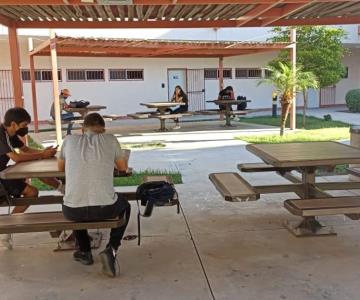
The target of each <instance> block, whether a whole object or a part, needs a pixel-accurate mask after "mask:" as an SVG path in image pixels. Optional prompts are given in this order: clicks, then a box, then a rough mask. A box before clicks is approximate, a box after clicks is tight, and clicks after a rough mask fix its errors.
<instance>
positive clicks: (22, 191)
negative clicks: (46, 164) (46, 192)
mask: <svg viewBox="0 0 360 300" xmlns="http://www.w3.org/2000/svg"><path fill="white" fill-rule="evenodd" d="M30 122H31V117H30V115H29V114H28V112H27V111H26V110H25V109H23V108H20V107H15V108H10V109H9V110H8V111H7V112H6V113H5V116H4V123H3V124H1V125H0V172H1V171H3V170H4V169H6V167H7V164H8V162H9V160H10V159H11V160H13V161H14V162H16V163H17V162H22V161H30V160H38V159H46V158H51V157H53V156H55V154H56V148H53V147H49V148H46V149H45V150H37V149H32V148H29V147H27V146H26V145H25V144H24V143H23V142H22V141H21V139H20V138H19V137H24V136H25V135H27V133H28V131H29V130H28V124H29V123H30ZM15 149H18V151H15ZM0 181H1V183H2V185H3V186H4V188H5V189H6V190H7V192H8V193H9V195H10V196H12V197H20V196H23V197H26V198H29V197H37V195H38V190H37V189H36V188H35V187H33V186H31V185H29V184H28V183H26V181H25V179H1V180H0ZM41 181H43V182H44V183H46V184H48V185H50V186H52V187H54V188H56V189H58V190H59V191H61V190H62V189H63V186H62V184H61V182H60V181H58V180H57V179H55V178H43V179H41ZM26 209H27V206H17V207H15V208H14V210H13V212H12V213H22V212H24V211H25V210H26Z"/></svg>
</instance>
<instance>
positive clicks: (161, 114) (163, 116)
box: [140, 101, 188, 131]
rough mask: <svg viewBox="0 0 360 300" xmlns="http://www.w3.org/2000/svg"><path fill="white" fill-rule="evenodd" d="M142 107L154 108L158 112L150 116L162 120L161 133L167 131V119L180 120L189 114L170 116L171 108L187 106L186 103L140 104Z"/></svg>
mask: <svg viewBox="0 0 360 300" xmlns="http://www.w3.org/2000/svg"><path fill="white" fill-rule="evenodd" d="M140 105H143V106H146V107H147V108H154V109H156V111H154V112H151V113H150V114H149V117H150V118H157V119H159V120H160V129H159V131H166V130H167V129H166V127H165V120H167V119H178V118H181V117H182V116H184V115H188V114H187V113H180V114H168V113H167V112H168V110H169V108H172V107H176V106H182V105H186V103H184V102H169V101H166V102H149V103H140Z"/></svg>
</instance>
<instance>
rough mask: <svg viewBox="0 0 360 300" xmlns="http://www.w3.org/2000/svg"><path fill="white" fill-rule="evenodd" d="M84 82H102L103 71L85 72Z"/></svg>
mask: <svg viewBox="0 0 360 300" xmlns="http://www.w3.org/2000/svg"><path fill="white" fill-rule="evenodd" d="M86 80H87V81H94V80H104V70H86Z"/></svg>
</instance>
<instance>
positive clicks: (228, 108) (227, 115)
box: [206, 100, 249, 127]
mask: <svg viewBox="0 0 360 300" xmlns="http://www.w3.org/2000/svg"><path fill="white" fill-rule="evenodd" d="M206 102H212V103H215V104H216V105H225V110H224V114H225V126H228V127H231V126H232V125H231V113H232V111H231V106H232V105H238V104H241V103H244V102H249V100H208V101H206Z"/></svg>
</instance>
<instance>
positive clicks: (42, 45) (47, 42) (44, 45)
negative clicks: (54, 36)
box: [29, 39, 50, 55]
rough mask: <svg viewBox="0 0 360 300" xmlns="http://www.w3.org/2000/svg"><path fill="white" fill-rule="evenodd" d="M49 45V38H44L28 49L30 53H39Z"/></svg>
mask: <svg viewBox="0 0 360 300" xmlns="http://www.w3.org/2000/svg"><path fill="white" fill-rule="evenodd" d="M49 47H50V39H48V40H45V41H43V42H41V43H40V44H39V45H38V46H36V47H35V48H34V49H33V50H31V51H30V53H29V54H30V55H35V54H37V53H39V52H40V51H42V50H44V49H46V48H49Z"/></svg>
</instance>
